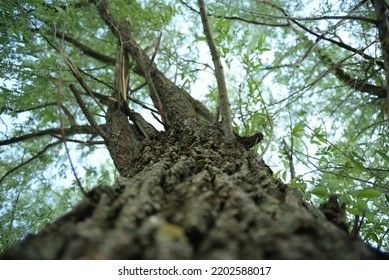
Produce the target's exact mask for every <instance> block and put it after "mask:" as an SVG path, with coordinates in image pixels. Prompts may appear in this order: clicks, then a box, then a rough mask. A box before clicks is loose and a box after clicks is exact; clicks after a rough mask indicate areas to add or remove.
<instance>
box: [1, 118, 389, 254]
mask: <svg viewBox="0 0 389 280" xmlns="http://www.w3.org/2000/svg"><path fill="white" fill-rule="evenodd" d="M143 144H144V148H143V151H142V156H141V157H140V158H139V159H138V161H136V162H135V163H133V165H131V166H128V170H129V178H123V177H121V178H118V180H117V182H116V183H115V184H114V185H113V186H98V187H97V188H95V189H94V190H92V191H91V192H90V193H89V198H85V199H83V200H82V201H81V202H80V204H79V205H78V206H77V207H76V208H74V209H73V210H72V211H71V212H69V213H68V214H66V215H65V216H63V217H62V218H60V219H58V220H57V221H56V222H54V223H53V224H51V225H49V226H48V227H46V228H45V229H44V230H43V231H42V232H41V233H39V234H38V235H36V236H28V237H27V238H26V239H25V240H24V241H23V242H22V243H20V244H17V245H16V246H14V247H12V248H10V249H9V250H7V251H6V252H5V253H4V254H3V255H2V256H1V258H3V259H376V258H385V257H387V256H385V255H383V254H381V253H379V252H377V251H374V250H372V249H371V248H369V247H368V246H366V245H365V244H364V243H363V242H362V241H360V240H358V239H355V238H352V237H351V236H350V235H349V234H348V233H347V232H346V231H344V229H341V228H339V227H337V226H336V225H335V224H334V223H332V222H330V221H328V220H327V219H326V218H325V216H324V215H323V213H322V212H320V211H319V210H318V209H316V208H314V207H312V206H311V205H309V204H307V203H306V202H304V201H303V200H302V198H301V193H300V192H299V191H298V190H296V189H293V188H291V187H289V186H286V185H283V184H281V183H279V182H278V181H276V180H275V179H273V177H272V176H271V175H270V174H269V170H268V168H267V167H266V166H265V165H264V164H263V163H262V162H259V161H258V160H257V159H256V158H255V156H254V155H253V154H252V153H251V152H250V151H247V150H245V149H244V147H243V146H242V145H241V144H239V143H232V144H228V145H227V144H224V143H223V141H222V136H221V133H219V132H218V130H217V129H214V128H212V127H207V126H204V127H203V128H197V129H196V130H192V129H189V128H188V129H186V130H181V131H177V130H171V131H169V132H166V133H162V134H157V135H155V136H154V137H153V138H152V139H149V140H144V142H143Z"/></svg>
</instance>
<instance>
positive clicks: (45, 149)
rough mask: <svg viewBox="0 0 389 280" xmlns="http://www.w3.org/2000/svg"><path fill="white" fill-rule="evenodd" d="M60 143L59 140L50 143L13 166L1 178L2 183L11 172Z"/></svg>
mask: <svg viewBox="0 0 389 280" xmlns="http://www.w3.org/2000/svg"><path fill="white" fill-rule="evenodd" d="M58 144H61V141H57V142H54V143H51V144H48V145H47V146H46V147H45V148H44V149H43V150H41V151H40V152H38V153H37V154H36V155H35V156H33V157H31V158H29V159H28V160H26V161H24V162H22V163H21V164H19V165H17V166H15V167H13V168H12V169H10V170H8V171H7V172H6V173H5V174H4V175H3V176H2V177H1V178H0V184H1V183H2V182H3V180H4V179H5V178H6V177H7V176H8V175H10V174H12V173H13V172H15V171H16V170H18V169H19V168H22V167H23V166H25V165H26V164H28V163H30V162H32V161H33V160H35V159H37V158H39V157H40V156H41V155H43V154H44V153H46V152H47V151H48V150H49V149H50V148H51V147H54V146H56V145H58Z"/></svg>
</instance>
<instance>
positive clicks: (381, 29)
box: [372, 0, 389, 126]
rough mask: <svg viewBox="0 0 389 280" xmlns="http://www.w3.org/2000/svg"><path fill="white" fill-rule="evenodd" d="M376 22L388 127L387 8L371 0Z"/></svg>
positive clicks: (380, 1) (388, 27) (388, 38)
mask: <svg viewBox="0 0 389 280" xmlns="http://www.w3.org/2000/svg"><path fill="white" fill-rule="evenodd" d="M372 3H373V6H374V9H375V12H376V15H377V21H378V36H379V38H380V42H381V50H382V56H383V57H384V66H385V74H386V75H385V76H386V77H385V78H386V105H387V106H386V107H387V109H386V115H387V120H388V126H389V20H388V11H389V7H388V4H387V3H386V1H383V0H372Z"/></svg>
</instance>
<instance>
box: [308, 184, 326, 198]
mask: <svg viewBox="0 0 389 280" xmlns="http://www.w3.org/2000/svg"><path fill="white" fill-rule="evenodd" d="M310 193H312V194H314V195H316V196H318V197H322V198H324V197H326V196H327V189H326V187H324V186H322V185H320V186H317V187H314V188H313V189H312V190H311V191H310Z"/></svg>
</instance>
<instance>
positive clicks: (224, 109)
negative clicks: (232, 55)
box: [198, 0, 235, 141]
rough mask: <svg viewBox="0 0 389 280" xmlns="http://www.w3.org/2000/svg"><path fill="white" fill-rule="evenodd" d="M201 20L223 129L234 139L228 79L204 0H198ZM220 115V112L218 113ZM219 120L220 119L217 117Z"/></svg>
mask: <svg viewBox="0 0 389 280" xmlns="http://www.w3.org/2000/svg"><path fill="white" fill-rule="evenodd" d="M198 4H199V8H200V15H201V21H202V24H203V28H204V33H205V37H206V38H207V43H208V47H209V49H210V51H211V56H212V61H213V64H214V65H215V75H216V81H217V87H218V107H219V108H218V110H220V114H221V121H222V129H223V132H224V136H225V137H226V139H227V141H232V139H234V138H235V137H234V133H233V130H232V121H231V110H230V101H229V100H228V93H227V86H226V80H225V78H224V71H223V65H222V63H221V60H220V56H219V54H218V52H217V49H216V44H215V41H214V40H213V37H212V33H211V29H210V27H209V23H208V17H207V11H206V9H205V4H204V1H203V0H198ZM217 116H218V114H217ZM216 121H217V122H218V121H219V120H217V119H216Z"/></svg>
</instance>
